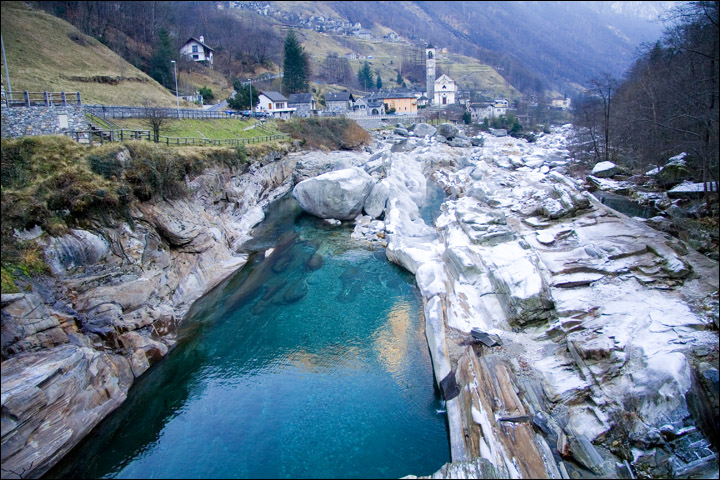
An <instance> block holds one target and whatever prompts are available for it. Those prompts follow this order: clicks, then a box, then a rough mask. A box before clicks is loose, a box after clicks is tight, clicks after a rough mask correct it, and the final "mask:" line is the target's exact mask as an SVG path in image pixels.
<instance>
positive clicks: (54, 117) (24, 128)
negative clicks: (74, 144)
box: [2, 105, 88, 138]
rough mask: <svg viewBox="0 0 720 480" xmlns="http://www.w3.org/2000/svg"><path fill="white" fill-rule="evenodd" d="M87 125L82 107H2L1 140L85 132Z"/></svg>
mask: <svg viewBox="0 0 720 480" xmlns="http://www.w3.org/2000/svg"><path fill="white" fill-rule="evenodd" d="M87 125H88V122H87V119H86V118H85V110H84V107H83V106H82V105H65V106H62V105H53V106H50V107H44V106H43V107H38V106H33V107H10V108H9V107H5V106H3V107H2V138H15V137H25V136H31V135H59V134H62V133H64V132H66V131H68V130H85V129H87Z"/></svg>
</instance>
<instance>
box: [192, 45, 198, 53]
mask: <svg viewBox="0 0 720 480" xmlns="http://www.w3.org/2000/svg"><path fill="white" fill-rule="evenodd" d="M192 51H193V53H197V52H198V46H197V45H193V46H192Z"/></svg>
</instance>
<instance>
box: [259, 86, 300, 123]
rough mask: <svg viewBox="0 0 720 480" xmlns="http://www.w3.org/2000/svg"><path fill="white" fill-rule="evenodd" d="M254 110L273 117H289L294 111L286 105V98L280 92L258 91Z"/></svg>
mask: <svg viewBox="0 0 720 480" xmlns="http://www.w3.org/2000/svg"><path fill="white" fill-rule="evenodd" d="M255 110H256V111H261V112H265V114H266V115H268V116H271V117H275V118H290V116H291V115H292V114H293V112H294V111H295V109H294V108H292V107H290V106H289V105H288V98H287V97H285V95H283V94H282V93H280V92H272V91H270V92H260V94H259V95H258V104H257V106H256V107H255Z"/></svg>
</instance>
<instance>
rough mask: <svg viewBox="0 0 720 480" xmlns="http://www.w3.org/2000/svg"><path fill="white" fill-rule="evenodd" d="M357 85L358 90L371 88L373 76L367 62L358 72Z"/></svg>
mask: <svg viewBox="0 0 720 480" xmlns="http://www.w3.org/2000/svg"><path fill="white" fill-rule="evenodd" d="M358 83H360V88H362V89H364V90H370V89H371V88H372V87H373V74H372V70H370V64H369V63H368V62H365V64H364V65H363V66H362V67H361V68H360V70H359V71H358Z"/></svg>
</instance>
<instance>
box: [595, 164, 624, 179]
mask: <svg viewBox="0 0 720 480" xmlns="http://www.w3.org/2000/svg"><path fill="white" fill-rule="evenodd" d="M617 173H618V168H617V165H615V164H614V163H613V162H599V163H596V164H595V166H594V167H593V169H592V172H590V174H591V175H592V176H594V177H598V178H609V177H612V176H613V175H616V174H617Z"/></svg>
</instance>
